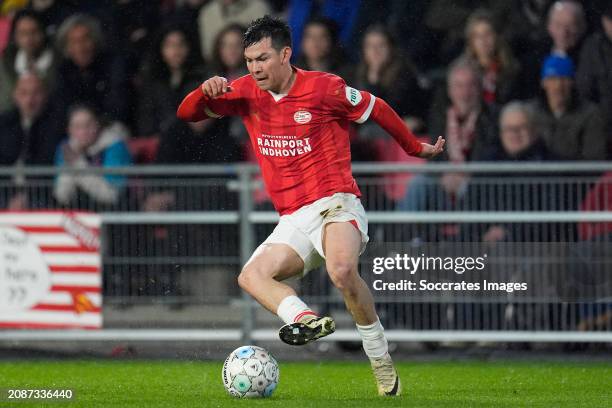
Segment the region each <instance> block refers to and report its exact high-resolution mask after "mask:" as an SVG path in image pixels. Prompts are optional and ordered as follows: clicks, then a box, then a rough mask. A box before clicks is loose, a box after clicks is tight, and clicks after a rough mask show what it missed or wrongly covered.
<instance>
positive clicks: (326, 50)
mask: <svg viewBox="0 0 612 408" xmlns="http://www.w3.org/2000/svg"><path fill="white" fill-rule="evenodd" d="M301 48H302V54H301V55H300V57H299V58H298V60H297V62H296V65H297V66H299V67H300V68H303V69H306V70H309V71H324V72H330V73H334V74H337V75H340V76H341V77H343V78H345V79H347V80H348V78H347V75H346V74H348V73H347V72H346V71H347V70H346V66H345V65H344V56H343V53H342V50H341V48H340V44H339V42H338V28H337V26H336V23H335V22H334V21H333V20H330V19H328V18H324V17H320V18H315V19H312V20H310V21H309V22H308V23H306V26H305V27H304V33H303V35H302V47H301Z"/></svg>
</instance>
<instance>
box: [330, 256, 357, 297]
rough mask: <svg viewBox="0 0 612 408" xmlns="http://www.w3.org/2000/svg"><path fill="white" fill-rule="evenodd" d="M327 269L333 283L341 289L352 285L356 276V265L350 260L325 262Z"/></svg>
mask: <svg viewBox="0 0 612 408" xmlns="http://www.w3.org/2000/svg"><path fill="white" fill-rule="evenodd" d="M326 266H327V271H328V273H329V276H330V278H331V280H332V282H333V284H334V286H335V287H337V288H338V289H339V290H341V291H345V290H350V289H351V288H352V287H354V281H355V279H356V278H357V266H356V265H354V264H353V263H352V262H343V261H335V262H328V263H327V265H326Z"/></svg>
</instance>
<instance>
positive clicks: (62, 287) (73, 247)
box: [0, 211, 102, 329]
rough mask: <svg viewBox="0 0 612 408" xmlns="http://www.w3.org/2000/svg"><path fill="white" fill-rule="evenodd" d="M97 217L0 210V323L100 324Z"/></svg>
mask: <svg viewBox="0 0 612 408" xmlns="http://www.w3.org/2000/svg"><path fill="white" fill-rule="evenodd" d="M99 233H100V217H99V216H98V215H96V214H92V213H84V212H60V211H32V212H28V211H25V212H0V328H22V329H64V328H66V329H67V328H71V329H72V328H80V329H98V328H101V327H102V274H101V260H100V238H99Z"/></svg>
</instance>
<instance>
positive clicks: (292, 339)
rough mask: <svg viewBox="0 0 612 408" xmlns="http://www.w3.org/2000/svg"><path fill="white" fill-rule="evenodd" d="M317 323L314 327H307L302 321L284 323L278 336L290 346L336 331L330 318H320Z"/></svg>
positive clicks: (300, 344) (308, 341)
mask: <svg viewBox="0 0 612 408" xmlns="http://www.w3.org/2000/svg"><path fill="white" fill-rule="evenodd" d="M317 323H318V324H317V325H316V326H315V327H308V326H306V325H305V324H304V323H291V324H286V325H284V326H283V327H281V328H280V330H279V331H278V336H279V337H280V339H281V340H282V341H283V342H284V343H287V344H289V345H290V346H303V345H304V344H308V343H310V342H311V341H314V340H317V339H320V338H321V337H325V336H329V335H330V334H332V333H333V332H334V331H336V324H335V323H334V321H333V320H332V319H331V318H327V319H321V320H320V321H319V322H317Z"/></svg>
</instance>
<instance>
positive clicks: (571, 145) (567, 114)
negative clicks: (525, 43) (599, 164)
mask: <svg viewBox="0 0 612 408" xmlns="http://www.w3.org/2000/svg"><path fill="white" fill-rule="evenodd" d="M541 86H542V89H543V94H542V95H541V97H540V98H538V99H537V100H535V101H534V102H533V107H534V109H535V112H536V124H537V127H538V131H539V132H540V133H541V135H542V137H543V138H544V141H545V143H546V145H547V147H548V149H549V150H550V151H551V152H553V153H554V154H555V155H557V156H558V157H559V158H560V159H561V160H604V159H605V158H606V156H607V151H606V148H607V146H608V140H607V137H606V136H605V134H604V122H603V118H602V116H601V114H600V111H599V109H598V107H597V106H596V105H594V104H592V103H590V102H582V101H580V100H579V98H578V97H577V92H576V88H575V82H574V63H573V62H572V60H571V59H570V58H569V57H562V56H559V55H551V56H549V57H548V58H547V59H546V61H545V62H544V64H543V66H542V72H541Z"/></svg>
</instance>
